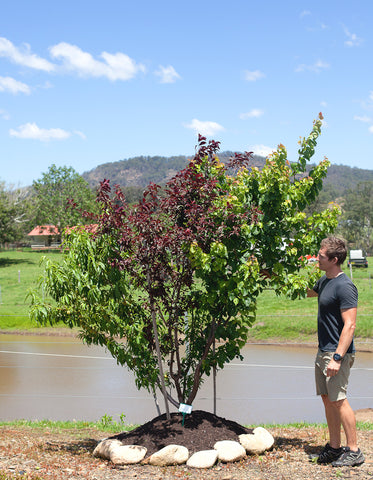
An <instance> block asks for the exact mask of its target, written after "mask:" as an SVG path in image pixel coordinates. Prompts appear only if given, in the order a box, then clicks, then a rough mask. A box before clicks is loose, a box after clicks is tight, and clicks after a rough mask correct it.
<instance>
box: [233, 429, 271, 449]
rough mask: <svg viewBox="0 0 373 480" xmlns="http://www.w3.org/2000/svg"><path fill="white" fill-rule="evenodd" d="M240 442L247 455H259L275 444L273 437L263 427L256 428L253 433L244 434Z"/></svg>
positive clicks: (240, 437)
mask: <svg viewBox="0 0 373 480" xmlns="http://www.w3.org/2000/svg"><path fill="white" fill-rule="evenodd" d="M239 440H240V443H241V445H242V446H243V447H244V448H245V450H246V452H247V453H254V454H257V455H260V454H261V453H264V452H265V451H266V450H269V449H270V448H272V446H273V444H274V442H275V439H274V438H273V436H272V435H271V434H270V433H269V432H268V430H266V429H265V428H263V427H257V428H255V429H254V430H253V433H244V434H242V435H240V436H239Z"/></svg>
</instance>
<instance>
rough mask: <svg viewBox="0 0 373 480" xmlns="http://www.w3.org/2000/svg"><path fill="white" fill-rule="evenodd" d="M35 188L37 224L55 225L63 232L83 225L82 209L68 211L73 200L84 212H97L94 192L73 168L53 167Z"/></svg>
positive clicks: (35, 182)
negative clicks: (71, 227)
mask: <svg viewBox="0 0 373 480" xmlns="http://www.w3.org/2000/svg"><path fill="white" fill-rule="evenodd" d="M32 186H33V191H34V202H35V217H34V223H35V225H43V224H48V225H55V226H57V227H58V229H59V231H60V232H63V230H64V229H65V227H67V226H73V225H76V224H79V223H82V221H84V219H82V215H81V213H80V212H79V210H77V209H71V208H68V203H69V200H70V199H74V201H75V203H76V204H77V205H78V207H79V208H80V209H81V210H90V211H94V210H95V195H94V193H93V192H92V190H91V189H90V187H89V185H88V183H87V182H86V181H85V180H84V179H83V177H81V176H80V175H79V174H78V173H77V172H76V171H75V170H74V169H73V168H72V167H56V165H51V166H50V167H49V169H48V172H46V173H43V174H42V178H41V179H39V180H36V181H34V182H33V184H32Z"/></svg>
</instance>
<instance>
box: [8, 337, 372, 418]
mask: <svg viewBox="0 0 373 480" xmlns="http://www.w3.org/2000/svg"><path fill="white" fill-rule="evenodd" d="M242 354H243V357H244V359H243V361H240V360H234V361H233V362H231V363H230V364H228V365H227V366H226V367H225V368H224V370H222V371H220V372H218V375H217V407H216V414H217V415H219V416H222V417H225V418H228V419H230V420H235V421H237V422H239V423H241V424H259V423H272V422H276V423H284V422H295V421H307V422H320V421H324V411H323V407H322V402H321V400H320V399H319V398H318V397H316V395H315V389H314V373H313V361H314V356H315V350H314V349H313V348H307V347H302V348H297V347H292V346H288V347H282V346H269V345H247V346H246V347H245V348H244V349H243V351H242ZM372 360H373V353H366V352H358V353H357V356H356V361H355V365H354V367H353V370H352V374H351V379H350V386H349V401H350V404H351V406H352V408H353V409H354V410H356V409H359V408H368V407H370V408H372V407H373V368H372ZM158 402H159V406H160V408H161V411H162V413H163V412H164V405H163V398H162V396H161V395H160V394H159V395H158ZM193 408H194V409H202V410H207V411H210V412H213V388H212V379H211V378H207V379H206V381H205V383H204V384H203V386H202V388H201V390H200V392H199V393H198V395H197V399H196V401H195V403H194V405H193ZM171 411H173V410H171ZM121 414H125V415H126V418H125V421H126V423H144V422H145V421H147V420H151V419H152V418H154V417H156V416H157V415H158V412H157V409H156V405H155V401H154V399H153V396H152V395H151V394H149V393H148V392H147V391H145V390H141V391H138V390H137V388H136V386H135V382H134V378H133V376H132V374H131V372H129V371H128V370H127V369H125V368H122V367H119V366H117V365H116V363H115V361H114V360H113V359H112V358H111V357H110V355H109V354H108V353H107V352H105V350H104V349H103V348H101V347H96V346H94V347H87V346H85V345H83V344H82V343H81V342H80V341H79V340H78V339H74V338H64V337H42V336H21V335H0V418H1V419H2V420H13V419H21V418H25V419H38V420H41V419H51V420H72V419H77V420H98V419H100V418H101V417H102V416H104V415H110V416H112V417H113V418H114V419H115V420H119V416H120V415H121Z"/></svg>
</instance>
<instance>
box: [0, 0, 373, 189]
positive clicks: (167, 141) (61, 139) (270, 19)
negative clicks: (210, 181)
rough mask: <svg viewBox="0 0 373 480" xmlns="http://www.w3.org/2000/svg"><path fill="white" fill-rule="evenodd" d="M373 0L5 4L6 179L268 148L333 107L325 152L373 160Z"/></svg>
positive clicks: (2, 176) (1, 125) (0, 29)
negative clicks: (200, 147) (200, 137)
mask: <svg viewBox="0 0 373 480" xmlns="http://www.w3.org/2000/svg"><path fill="white" fill-rule="evenodd" d="M372 21H373V3H372V2H371V0H365V1H359V0H355V1H354V2H351V1H345V0H339V1H334V0H326V1H325V0H323V1H319V0H315V1H313V2H305V1H301V0H300V1H285V2H279V1H277V0H276V1H274V0H273V1H266V0H262V1H260V2H258V1H255V2H254V1H251V0H231V1H230V2H226V1H220V0H215V1H212V0H199V1H195V0H188V1H187V2H178V1H175V0H173V1H168V0H158V1H157V2H155V1H152V0H136V1H131V2H129V1H127V0H122V1H119V0H117V1H114V0H105V2H104V1H95V0H91V1H81V0H74V1H71V0H64V1H63V2H53V1H52V2H51V1H50V0H48V1H38V0H34V1H32V2H31V1H29V0H23V1H19V0H12V1H8V2H2V6H1V14H0V181H3V182H6V184H8V185H11V184H12V185H15V186H25V185H30V184H32V181H33V180H36V179H38V178H40V177H41V174H42V173H43V172H46V171H47V170H48V167H49V166H50V165H51V164H56V165H57V166H63V165H66V166H72V167H73V168H74V169H75V170H76V171H78V172H79V173H83V172H85V171H87V170H91V169H92V168H94V167H96V166H97V165H100V164H102V163H106V162H115V161H118V160H121V159H124V158H130V157H134V156H138V155H165V156H169V155H192V154H193V152H194V146H195V144H196V138H197V136H196V135H197V132H199V133H202V134H204V135H207V136H208V137H209V138H214V139H215V140H219V141H220V142H221V150H223V151H224V150H232V151H251V150H253V151H254V152H256V153H260V154H268V153H270V151H272V150H273V149H275V148H276V147H277V145H278V144H279V143H282V144H284V145H285V146H286V148H287V149H288V158H289V159H290V160H292V161H294V160H296V154H297V147H298V145H297V142H298V140H299V137H300V136H306V135H307V134H308V133H309V132H310V130H311V128H312V122H313V119H315V118H317V115H318V113H319V112H320V111H321V112H322V113H323V114H324V117H325V123H324V126H323V132H322V136H321V137H320V140H319V143H318V147H317V153H316V155H315V157H314V160H315V161H319V160H321V159H323V158H324V156H327V157H328V158H329V159H330V161H331V162H332V163H334V164H343V165H350V166H356V167H360V168H367V169H372V168H373V161H372V159H373V60H372V58H373V57H372V51H373V29H372Z"/></svg>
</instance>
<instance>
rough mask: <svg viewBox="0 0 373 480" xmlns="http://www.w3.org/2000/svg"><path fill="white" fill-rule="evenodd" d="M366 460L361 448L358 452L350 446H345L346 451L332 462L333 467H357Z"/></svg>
mask: <svg viewBox="0 0 373 480" xmlns="http://www.w3.org/2000/svg"><path fill="white" fill-rule="evenodd" d="M364 462H365V458H364V455H363V453H362V452H361V450H360V448H359V449H358V451H357V452H353V451H352V450H350V447H345V449H344V452H343V453H342V455H341V456H340V457H339V458H338V460H335V461H334V462H332V465H333V467H357V466H358V465H361V464H362V463H364Z"/></svg>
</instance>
